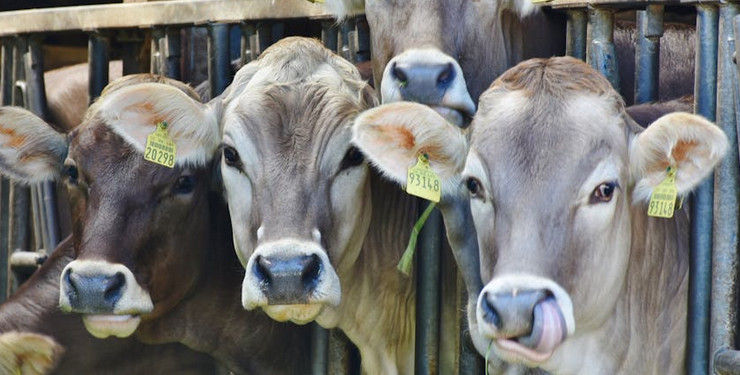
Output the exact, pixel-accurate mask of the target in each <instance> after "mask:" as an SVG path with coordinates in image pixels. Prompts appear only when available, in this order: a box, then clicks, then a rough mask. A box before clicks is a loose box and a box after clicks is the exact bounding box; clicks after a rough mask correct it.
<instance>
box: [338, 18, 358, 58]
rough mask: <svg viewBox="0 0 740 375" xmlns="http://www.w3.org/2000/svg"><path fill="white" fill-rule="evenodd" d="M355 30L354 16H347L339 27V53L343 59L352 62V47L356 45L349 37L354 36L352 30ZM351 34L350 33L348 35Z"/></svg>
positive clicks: (353, 53) (353, 54)
mask: <svg viewBox="0 0 740 375" xmlns="http://www.w3.org/2000/svg"><path fill="white" fill-rule="evenodd" d="M354 30H355V20H354V18H347V19H345V20H344V22H342V25H341V26H340V27H339V33H340V34H339V38H340V39H339V46H338V47H339V54H340V55H341V56H342V57H344V58H345V59H347V60H349V61H352V62H354V61H355V59H354V56H355V51H354V50H353V49H352V47H353V46H356V44H355V43H351V42H350V39H351V38H352V37H353V36H354V34H352V32H353V31H354ZM350 34H351V35H350Z"/></svg>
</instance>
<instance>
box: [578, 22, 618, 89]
mask: <svg viewBox="0 0 740 375" xmlns="http://www.w3.org/2000/svg"><path fill="white" fill-rule="evenodd" d="M613 31H614V11H613V10H612V9H607V8H592V9H589V11H588V30H587V35H588V36H587V40H588V44H587V45H586V62H588V63H589V64H591V66H593V67H594V69H596V70H597V71H599V72H600V73H601V74H603V75H604V76H605V77H606V79H607V80H609V83H611V84H612V87H614V89H615V90H617V91H618V92H619V65H618V63H617V48H616V47H615V46H614V35H613Z"/></svg>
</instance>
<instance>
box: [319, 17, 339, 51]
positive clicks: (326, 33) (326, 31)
mask: <svg viewBox="0 0 740 375" xmlns="http://www.w3.org/2000/svg"><path fill="white" fill-rule="evenodd" d="M338 39H339V29H338V28H337V25H336V23H334V22H332V21H324V22H322V23H321V43H323V44H324V47H326V48H328V49H330V50H332V51H334V52H338V50H337V46H338V42H339V41H338Z"/></svg>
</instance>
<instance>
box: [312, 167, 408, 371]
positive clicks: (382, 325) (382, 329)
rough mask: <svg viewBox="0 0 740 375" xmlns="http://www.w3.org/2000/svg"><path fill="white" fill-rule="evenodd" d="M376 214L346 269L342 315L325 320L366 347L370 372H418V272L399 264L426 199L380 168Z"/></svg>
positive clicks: (362, 349)
mask: <svg viewBox="0 0 740 375" xmlns="http://www.w3.org/2000/svg"><path fill="white" fill-rule="evenodd" d="M370 179H371V180H370V184H371V191H372V205H373V206H372V210H373V211H372V218H371V221H370V227H369V229H368V233H367V235H366V237H365V241H364V243H363V246H362V249H361V250H360V253H359V255H358V258H357V260H356V261H355V263H354V265H353V267H351V268H350V269H349V270H348V272H347V273H346V274H340V275H339V278H340V280H341V283H342V302H341V304H340V306H339V308H338V310H339V311H337V313H336V314H331V316H332V317H335V318H336V321H334V322H331V320H332V319H331V318H328V317H327V316H322V317H320V318H324V319H319V323H320V324H321V325H322V326H325V327H326V326H329V327H331V326H334V325H336V326H337V327H339V328H340V329H342V330H343V331H344V332H345V333H346V334H347V337H349V339H350V340H352V342H353V343H355V344H356V345H357V346H358V348H359V349H360V353H361V355H362V363H363V371H364V373H368V374H380V373H382V374H395V373H396V372H395V371H396V369H399V371H400V373H402V374H410V373H412V372H413V351H414V335H415V321H416V293H415V291H416V289H415V284H416V283H415V282H414V276H413V275H412V276H411V277H407V276H404V275H402V274H401V273H400V272H399V271H398V270H397V269H396V265H397V264H398V261H399V260H400V259H401V255H402V254H403V251H404V249H405V248H406V245H407V242H408V238H409V234H410V233H411V229H412V227H413V226H414V223H415V221H416V219H417V218H418V216H419V207H420V205H419V203H420V200H419V199H417V198H414V197H411V196H409V195H408V194H406V193H405V192H404V191H403V190H402V189H401V188H399V187H398V185H396V184H394V183H391V182H388V181H386V180H385V179H383V178H382V177H380V176H379V175H378V174H377V173H375V171H372V172H371V177H370Z"/></svg>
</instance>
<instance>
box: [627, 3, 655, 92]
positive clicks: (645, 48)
mask: <svg viewBox="0 0 740 375" xmlns="http://www.w3.org/2000/svg"><path fill="white" fill-rule="evenodd" d="M662 36H663V5H662V4H650V5H648V6H647V9H645V10H638V11H637V40H636V42H635V92H634V95H635V104H640V103H647V102H654V101H656V100H658V77H659V74H660V72H658V68H659V67H660V37H662ZM624 94H625V95H629V94H630V93H624Z"/></svg>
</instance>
